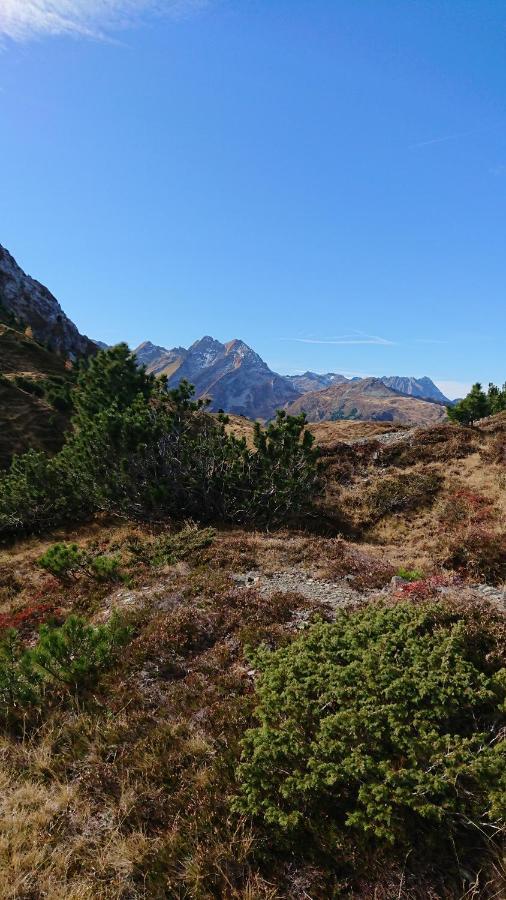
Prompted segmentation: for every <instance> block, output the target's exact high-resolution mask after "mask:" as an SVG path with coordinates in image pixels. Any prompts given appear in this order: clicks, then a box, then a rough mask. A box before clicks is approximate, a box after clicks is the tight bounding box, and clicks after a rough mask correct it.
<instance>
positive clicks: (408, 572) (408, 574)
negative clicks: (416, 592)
mask: <svg viewBox="0 0 506 900" xmlns="http://www.w3.org/2000/svg"><path fill="white" fill-rule="evenodd" d="M395 574H396V575H397V576H398V577H399V578H402V579H403V580H404V581H421V580H422V579H423V577H424V575H423V572H422V571H420V569H405V568H404V567H403V566H401V567H400V569H397V572H396V573H395Z"/></svg>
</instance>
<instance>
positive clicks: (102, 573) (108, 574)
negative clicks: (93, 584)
mask: <svg viewBox="0 0 506 900" xmlns="http://www.w3.org/2000/svg"><path fill="white" fill-rule="evenodd" d="M120 565H121V560H120V558H119V557H118V556H105V555H100V556H93V557H91V559H90V560H89V569H90V572H91V573H92V574H93V576H94V577H95V578H98V580H99V581H118V580H119V579H120V577H121V576H120V572H119V568H120Z"/></svg>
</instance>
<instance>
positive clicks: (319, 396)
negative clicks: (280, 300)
mask: <svg viewBox="0 0 506 900" xmlns="http://www.w3.org/2000/svg"><path fill="white" fill-rule="evenodd" d="M134 353H135V355H136V357H137V359H138V361H139V363H141V364H143V365H145V366H146V368H147V370H148V372H151V373H153V374H155V375H162V374H164V375H166V376H167V378H168V383H169V387H174V386H175V385H177V384H179V382H180V381H181V380H182V379H183V378H185V379H186V380H187V381H190V382H191V383H192V384H193V385H195V388H196V394H197V396H198V397H209V398H210V399H211V404H210V408H211V410H219V409H223V410H225V411H226V412H230V413H235V414H236V415H242V416H247V417H248V418H252V419H265V420H267V419H270V418H272V417H273V416H274V415H275V412H276V410H277V409H281V408H285V407H287V408H288V409H290V410H291V409H293V410H294V411H296V410H299V411H300V410H301V409H304V410H305V411H306V413H307V414H308V417H310V421H320V418H321V416H320V411H321V412H322V414H323V415H324V416H325V417H326V418H333V417H338V418H358V419H363V418H372V419H379V420H382V419H384V420H389V419H390V420H391V421H402V422H405V421H420V422H426V421H429V420H432V421H440V420H442V419H444V418H445V417H446V411H445V409H444V408H443V407H444V405H447V404H449V403H450V401H449V400H448V399H447V398H446V397H445V396H444V394H442V393H441V391H440V390H439V388H438V387H437V386H436V385H435V384H434V382H433V381H431V379H430V378H427V377H426V376H425V377H423V378H412V377H401V376H397V375H392V376H384V377H383V378H358V377H355V378H351V379H349V378H346V377H345V376H344V375H340V374H339V373H337V372H327V373H326V374H319V373H317V372H304V374H303V375H278V374H277V373H276V372H273V371H272V370H271V369H270V368H269V366H268V365H267V363H265V362H264V361H263V360H262V359H261V357H260V356H259V355H258V354H257V353H255V352H254V351H253V350H252V349H251V348H250V347H248V346H247V344H245V343H244V342H243V341H240V340H233V341H230V342H229V343H226V344H222V343H220V342H219V341H217V340H215V339H214V338H212V337H209V336H206V337H204V338H202V339H201V340H199V341H196V342H195V343H194V344H192V346H191V347H190V348H189V349H188V350H186V349H185V348H184V347H174V348H173V349H172V350H167V349H166V348H165V347H159V346H157V345H155V344H152V343H151V342H150V341H145V342H144V343H143V344H140V346H139V347H137V348H136V350H134ZM362 394H363V395H364V402H360V396H361V395H362ZM341 398H342V399H341ZM348 398H352V401H353V402H350V403H349V402H348ZM399 398H403V399H409V400H410V401H411V402H410V403H409V404H406V403H398V402H397V401H398V400H399ZM393 401H395V402H393ZM413 401H417V402H422V401H429V402H430V406H429V408H427V407H426V405H424V404H423V403H422V406H420V407H419V406H418V405H417V402H413ZM436 404H437V406H436ZM431 406H435V409H433V410H431V408H430V407H431ZM409 416H413V417H414V418H413V419H409Z"/></svg>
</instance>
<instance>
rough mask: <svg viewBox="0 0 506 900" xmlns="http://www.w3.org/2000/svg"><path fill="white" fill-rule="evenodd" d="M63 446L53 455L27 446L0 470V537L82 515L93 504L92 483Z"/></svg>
mask: <svg viewBox="0 0 506 900" xmlns="http://www.w3.org/2000/svg"><path fill="white" fill-rule="evenodd" d="M70 451H71V448H70V447H69V446H67V447H64V448H63V450H62V451H61V453H59V454H58V455H57V456H56V457H52V458H51V457H48V456H46V455H45V454H44V453H39V452H37V451H35V450H29V451H28V452H27V453H24V454H23V455H22V456H17V457H15V458H14V460H13V462H12V464H11V467H10V469H8V470H7V472H5V473H1V474H0V538H1V537H3V536H7V535H9V536H10V535H16V534H18V533H23V532H24V533H33V532H40V531H45V530H47V529H50V528H54V527H55V526H57V525H61V524H63V523H65V522H69V521H72V522H73V523H75V522H76V521H79V520H82V519H85V518H86V517H87V516H89V514H90V512H91V511H92V510H93V508H94V507H95V501H94V497H93V490H92V483H91V482H90V479H89V475H88V474H87V473H86V472H85V471H84V469H83V468H82V466H80V463H79V460H78V458H77V457H76V456H75V454H73V453H71V452H70Z"/></svg>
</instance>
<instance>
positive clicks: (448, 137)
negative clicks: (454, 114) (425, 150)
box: [409, 131, 474, 150]
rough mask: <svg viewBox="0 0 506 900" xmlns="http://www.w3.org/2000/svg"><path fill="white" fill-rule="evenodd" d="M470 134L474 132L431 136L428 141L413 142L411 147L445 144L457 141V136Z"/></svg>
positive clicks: (412, 148) (415, 148) (411, 148)
mask: <svg viewBox="0 0 506 900" xmlns="http://www.w3.org/2000/svg"><path fill="white" fill-rule="evenodd" d="M470 134H474V132H473V131H459V132H457V133H456V134H445V135H444V136H443V137H435V138H430V139H429V140H428V141H418V143H416V144H411V146H410V148H409V149H410V150H418V148H419V147H431V146H432V145H433V144H445V143H446V141H455V140H457V138H462V137H469V135H470Z"/></svg>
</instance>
